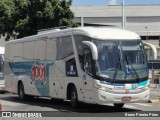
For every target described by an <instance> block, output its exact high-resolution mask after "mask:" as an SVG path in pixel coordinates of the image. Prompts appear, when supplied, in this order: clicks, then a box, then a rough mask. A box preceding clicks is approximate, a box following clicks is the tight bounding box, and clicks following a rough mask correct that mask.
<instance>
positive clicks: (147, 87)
mask: <svg viewBox="0 0 160 120" xmlns="http://www.w3.org/2000/svg"><path fill="white" fill-rule="evenodd" d="M140 89H141V90H148V89H149V86H148V85H147V86H145V87H142V88H140Z"/></svg>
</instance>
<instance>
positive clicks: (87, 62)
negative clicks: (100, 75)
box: [83, 49, 93, 76]
mask: <svg viewBox="0 0 160 120" xmlns="http://www.w3.org/2000/svg"><path fill="white" fill-rule="evenodd" d="M83 56H84V71H85V72H86V73H87V74H89V75H91V76H93V67H92V54H91V50H90V49H84V53H83Z"/></svg>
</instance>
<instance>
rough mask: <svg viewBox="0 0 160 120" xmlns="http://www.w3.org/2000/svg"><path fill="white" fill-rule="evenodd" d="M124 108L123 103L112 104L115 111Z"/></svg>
mask: <svg viewBox="0 0 160 120" xmlns="http://www.w3.org/2000/svg"><path fill="white" fill-rule="evenodd" d="M123 106H124V103H114V107H115V108H117V109H121V108H122V107H123Z"/></svg>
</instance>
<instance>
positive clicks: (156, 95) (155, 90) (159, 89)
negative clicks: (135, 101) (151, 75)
mask: <svg viewBox="0 0 160 120" xmlns="http://www.w3.org/2000/svg"><path fill="white" fill-rule="evenodd" d="M150 102H160V85H153V84H151V85H150Z"/></svg>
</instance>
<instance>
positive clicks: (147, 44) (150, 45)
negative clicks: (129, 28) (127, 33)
mask: <svg viewBox="0 0 160 120" xmlns="http://www.w3.org/2000/svg"><path fill="white" fill-rule="evenodd" d="M143 44H144V45H146V46H148V47H150V48H151V49H152V52H153V59H154V60H156V59H157V49H156V47H155V46H154V45H152V44H150V43H147V42H143Z"/></svg>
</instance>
